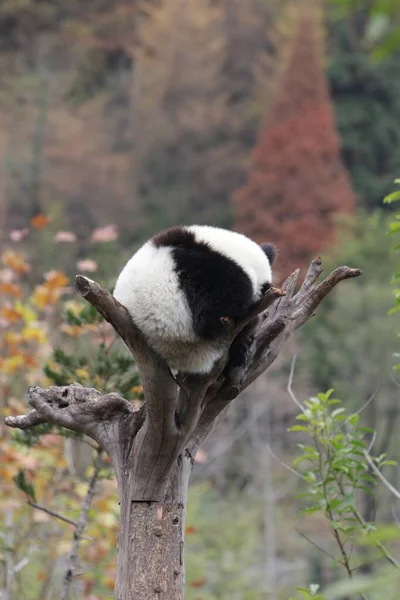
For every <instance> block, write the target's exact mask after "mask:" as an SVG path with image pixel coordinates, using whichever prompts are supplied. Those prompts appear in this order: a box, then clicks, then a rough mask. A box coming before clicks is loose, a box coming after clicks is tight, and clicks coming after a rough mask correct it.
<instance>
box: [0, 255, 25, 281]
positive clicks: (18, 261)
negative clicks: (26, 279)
mask: <svg viewBox="0 0 400 600" xmlns="http://www.w3.org/2000/svg"><path fill="white" fill-rule="evenodd" d="M1 262H2V263H3V265H5V266H6V267H8V268H9V269H11V270H12V271H14V272H15V273H17V274H18V275H24V274H25V273H28V271H30V270H31V267H30V265H29V264H28V263H27V262H26V261H25V257H24V256H23V255H22V254H17V253H16V252H13V251H12V250H6V252H4V254H3V255H2V256H1Z"/></svg>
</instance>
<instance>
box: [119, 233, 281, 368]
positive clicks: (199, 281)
mask: <svg viewBox="0 0 400 600" xmlns="http://www.w3.org/2000/svg"><path fill="white" fill-rule="evenodd" d="M274 259H275V247H274V246H273V245H272V244H262V245H261V246H259V245H258V244H256V243H255V242H253V241H252V240H250V239H249V238H247V237H246V236H244V235H242V234H240V233H236V232H233V231H228V230H225V229H220V228H217V227H210V226H205V225H192V226H177V227H172V228H171V229H167V230H166V231H162V232H161V233H158V234H157V235H155V236H154V237H152V238H151V239H150V240H149V241H147V242H146V243H145V244H144V246H142V247H141V248H140V249H139V250H138V251H137V252H136V253H135V254H134V255H133V256H132V258H131V259H130V260H129V261H128V263H127V264H126V265H125V267H124V268H123V269H122V271H121V273H120V275H119V277H118V279H117V282H116V285H115V289H114V297H115V298H116V299H117V300H118V301H119V302H120V303H121V304H123V305H124V307H125V308H126V309H127V311H128V313H129V315H130V316H131V318H132V319H133V321H134V323H135V324H136V325H137V327H139V329H140V330H141V332H142V333H143V335H144V336H145V338H146V340H147V342H148V343H149V345H150V346H151V347H152V348H153V349H154V350H155V351H156V352H157V353H158V354H159V355H160V356H161V357H162V358H163V359H164V360H165V361H166V362H167V364H168V366H169V367H170V369H171V370H172V371H173V372H180V373H183V374H206V373H209V372H210V371H211V370H212V368H213V366H214V364H215V362H216V361H217V360H218V359H219V358H221V357H222V355H223V354H224V352H225V344H224V339H225V340H226V322H227V320H228V319H229V320H230V322H233V323H235V322H237V320H239V319H241V318H243V317H245V316H246V315H247V314H248V313H249V310H250V308H251V307H252V305H253V304H254V303H255V302H257V300H259V299H260V298H261V296H262V295H263V294H264V293H265V291H266V290H267V289H268V288H269V287H270V286H271V277H272V275H271V265H272V263H273V261H274ZM239 337H240V336H239ZM241 338H243V336H241ZM242 341H243V340H242ZM225 343H226V342H225ZM242 346H243V344H242V343H236V345H235V342H234V344H233V345H232V347H231V350H230V353H233V354H234V355H235V356H233V357H232V358H233V360H234V361H235V362H236V366H237V365H238V364H239V363H240V362H241V361H242V360H245V359H244V357H243V351H244V350H243V347H242Z"/></svg>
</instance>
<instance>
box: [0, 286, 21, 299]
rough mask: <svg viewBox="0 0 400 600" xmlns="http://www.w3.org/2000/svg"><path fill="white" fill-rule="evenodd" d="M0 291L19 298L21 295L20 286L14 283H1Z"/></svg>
mask: <svg viewBox="0 0 400 600" xmlns="http://www.w3.org/2000/svg"><path fill="white" fill-rule="evenodd" d="M0 292H1V293H2V294H4V295H5V296H13V297H14V298H21V296H22V290H21V288H20V287H19V285H16V284H15V283H1V284H0Z"/></svg>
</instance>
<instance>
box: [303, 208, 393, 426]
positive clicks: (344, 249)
mask: <svg viewBox="0 0 400 600" xmlns="http://www.w3.org/2000/svg"><path fill="white" fill-rule="evenodd" d="M389 222H390V219H388V218H387V217H384V216H383V215H382V214H381V213H378V212H376V213H373V214H372V215H369V216H365V215H363V214H360V215H359V216H358V219H357V221H356V222H354V223H353V224H352V225H350V226H349V228H348V229H347V230H345V231H344V232H343V234H342V237H340V238H338V240H337V243H336V245H335V248H334V249H332V252H331V254H330V256H329V259H326V260H324V266H325V268H326V270H327V271H328V272H329V271H330V270H331V269H332V268H335V267H337V266H338V265H345V264H347V265H350V266H354V267H360V268H361V269H362V271H363V275H362V277H360V278H359V279H357V280H354V281H352V284H351V286H350V285H349V286H343V287H342V288H340V289H337V290H335V291H334V292H333V293H332V294H330V295H329V297H328V298H326V299H325V301H324V302H323V303H322V304H321V306H320V307H319V308H318V311H317V314H316V317H315V318H314V319H312V320H311V321H310V322H309V323H307V327H304V328H303V329H302V330H301V331H300V337H301V340H302V354H301V355H300V359H301V360H302V361H303V364H304V365H305V367H306V368H307V370H308V372H309V375H310V377H311V383H312V384H313V386H315V389H326V388H328V387H330V384H331V382H332V381H334V382H335V384H336V385H335V387H336V389H337V391H338V394H339V395H341V396H343V395H346V396H347V402H348V403H350V404H351V406H352V407H360V406H361V405H362V404H364V403H365V402H366V400H368V398H370V397H371V396H372V395H373V394H375V393H376V392H378V391H379V402H380V407H381V416H382V413H384V408H388V409H389V408H390V407H391V406H392V405H393V403H395V402H396V400H397V398H398V390H397V388H396V386H395V385H394V383H393V380H392V375H393V373H392V366H393V353H394V352H396V351H397V350H398V341H397V336H396V323H398V320H399V316H400V315H399V314H397V315H395V316H393V317H388V316H387V312H388V310H389V309H390V308H391V306H392V294H391V290H390V288H389V286H388V285H387V282H388V281H389V279H390V277H391V275H392V273H393V272H394V271H395V270H396V257H395V255H394V254H393V252H392V251H391V241H390V238H389V237H388V236H387V229H388V224H389ZM349 389H351V394H349V393H348V390H349Z"/></svg>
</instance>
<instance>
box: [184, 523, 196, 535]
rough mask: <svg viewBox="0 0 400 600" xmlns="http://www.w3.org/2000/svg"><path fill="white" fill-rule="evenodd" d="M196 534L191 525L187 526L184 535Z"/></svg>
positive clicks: (194, 528)
mask: <svg viewBox="0 0 400 600" xmlns="http://www.w3.org/2000/svg"><path fill="white" fill-rule="evenodd" d="M196 532H197V529H196V527H193V525H188V526H187V527H186V528H185V533H186V535H190V534H191V533H196Z"/></svg>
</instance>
